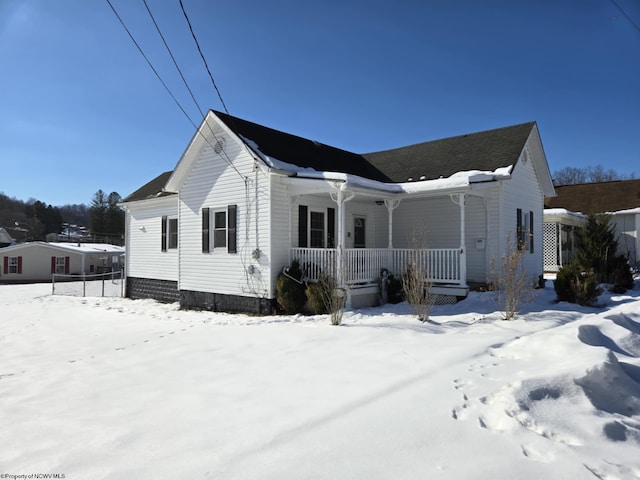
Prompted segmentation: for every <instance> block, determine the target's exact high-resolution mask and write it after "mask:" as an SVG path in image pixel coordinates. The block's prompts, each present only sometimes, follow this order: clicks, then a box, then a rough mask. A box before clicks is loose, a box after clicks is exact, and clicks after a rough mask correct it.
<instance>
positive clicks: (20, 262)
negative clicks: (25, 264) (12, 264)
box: [18, 257, 22, 273]
mask: <svg viewBox="0 0 640 480" xmlns="http://www.w3.org/2000/svg"><path fill="white" fill-rule="evenodd" d="M18 273H22V257H18Z"/></svg>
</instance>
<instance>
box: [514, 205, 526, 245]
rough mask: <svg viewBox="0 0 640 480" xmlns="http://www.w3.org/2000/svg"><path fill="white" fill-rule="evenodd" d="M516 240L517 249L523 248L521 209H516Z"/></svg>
mask: <svg viewBox="0 0 640 480" xmlns="http://www.w3.org/2000/svg"><path fill="white" fill-rule="evenodd" d="M516 242H518V250H522V249H523V248H524V230H523V229H522V209H521V208H518V209H516Z"/></svg>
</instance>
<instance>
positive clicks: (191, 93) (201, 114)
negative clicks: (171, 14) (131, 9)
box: [142, 0, 204, 118]
mask: <svg viewBox="0 0 640 480" xmlns="http://www.w3.org/2000/svg"><path fill="white" fill-rule="evenodd" d="M142 1H143V3H144V6H145V8H146V9H147V12H148V13H149V17H151V21H152V22H153V24H154V25H155V27H156V30H157V31H158V35H160V38H161V39H162V43H164V46H165V48H166V49H167V52H168V53H169V56H170V57H171V60H172V61H173V64H174V65H175V67H176V70H178V73H179V74H180V78H181V79H182V83H184V86H185V87H187V90H188V91H189V95H191V99H192V100H193V103H195V104H196V107H198V111H199V112H200V116H201V117H203V118H204V112H203V111H202V109H201V108H200V105H199V104H198V101H197V100H196V97H195V96H194V95H193V92H192V91H191V88H189V84H188V83H187V80H186V79H185V78H184V75H183V74H182V70H180V67H179V66H178V62H177V61H176V58H175V57H174V56H173V53H172V52H171V49H170V48H169V45H168V44H167V41H166V40H165V39H164V35H162V31H160V27H159V26H158V23H157V22H156V19H155V18H154V17H153V13H151V10H150V9H149V5H148V4H147V0H142Z"/></svg>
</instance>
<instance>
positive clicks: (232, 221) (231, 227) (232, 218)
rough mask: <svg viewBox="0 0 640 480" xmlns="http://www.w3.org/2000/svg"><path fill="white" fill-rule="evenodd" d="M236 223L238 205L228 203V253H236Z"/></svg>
mask: <svg viewBox="0 0 640 480" xmlns="http://www.w3.org/2000/svg"><path fill="white" fill-rule="evenodd" d="M237 224H238V206H237V205H228V206H227V252H228V253H237V252H238V248H237V243H238V241H237V238H238V234H237V231H238V229H237V228H236V227H237Z"/></svg>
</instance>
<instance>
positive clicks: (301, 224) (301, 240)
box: [298, 205, 308, 248]
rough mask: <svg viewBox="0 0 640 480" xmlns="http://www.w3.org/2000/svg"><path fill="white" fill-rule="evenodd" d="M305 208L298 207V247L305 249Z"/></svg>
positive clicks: (306, 243) (304, 206)
mask: <svg viewBox="0 0 640 480" xmlns="http://www.w3.org/2000/svg"><path fill="white" fill-rule="evenodd" d="M307 211H308V210H307V206H306V205H299V206H298V246H299V247H303V248H304V247H306V246H307V245H308V241H307Z"/></svg>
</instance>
